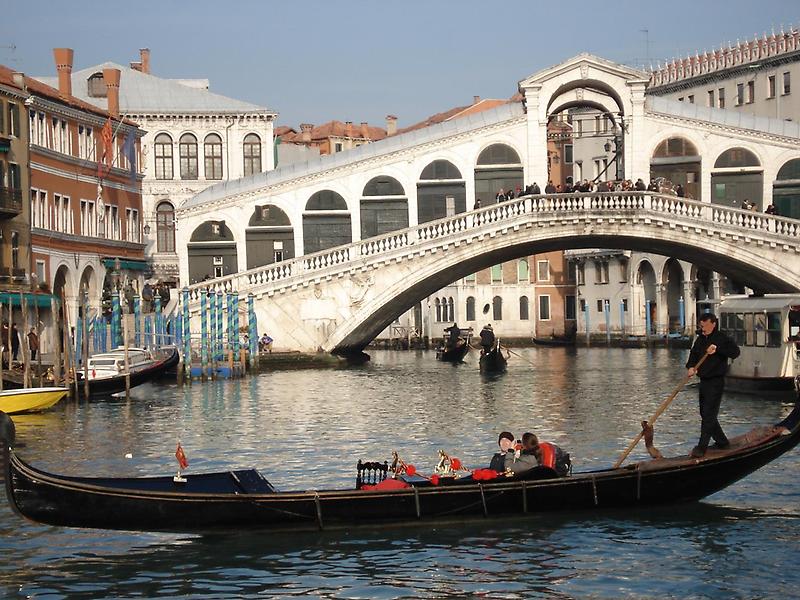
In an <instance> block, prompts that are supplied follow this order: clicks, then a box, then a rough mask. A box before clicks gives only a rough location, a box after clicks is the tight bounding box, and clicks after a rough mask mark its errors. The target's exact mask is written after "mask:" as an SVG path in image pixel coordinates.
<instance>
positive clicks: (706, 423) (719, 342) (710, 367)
mask: <svg viewBox="0 0 800 600" xmlns="http://www.w3.org/2000/svg"><path fill="white" fill-rule="evenodd" d="M704 354H708V357H707V358H706V360H705V361H704V362H703V364H702V365H700V368H699V370H695V365H696V364H697V363H698V362H699V361H700V359H701V358H702V357H703V355H704ZM737 356H739V346H737V345H736V342H734V341H733V340H732V339H731V338H729V337H728V336H727V335H725V334H724V333H722V332H721V331H720V330H719V328H718V323H717V317H716V316H715V315H713V314H711V313H707V314H704V315H703V316H701V317H700V335H698V336H697V339H696V340H695V342H694V345H693V346H692V350H691V351H690V352H689V360H687V361H686V368H687V369H688V370H689V377H692V376H693V375H695V374H696V375H697V376H698V377H700V418H701V423H700V441H699V442H697V446H695V447H694V448H693V449H692V452H691V454H692V456H693V457H694V458H700V457H702V456H704V455H705V453H706V450H707V449H708V442H709V441H710V440H711V438H714V441H715V442H716V444H715V447H716V448H719V449H724V448H727V447H728V446H730V442H728V438H727V437H726V436H725V433H724V432H723V431H722V427H721V426H720V424H719V419H718V416H719V405H720V403H721V402H722V392H723V390H724V388H725V372H726V371H727V369H728V359H733V358H736V357H737Z"/></svg>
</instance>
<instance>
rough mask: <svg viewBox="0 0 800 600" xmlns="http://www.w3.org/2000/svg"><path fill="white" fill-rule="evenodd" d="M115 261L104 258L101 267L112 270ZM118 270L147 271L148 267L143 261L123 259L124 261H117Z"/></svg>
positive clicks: (114, 259)
mask: <svg viewBox="0 0 800 600" xmlns="http://www.w3.org/2000/svg"><path fill="white" fill-rule="evenodd" d="M116 260H117V259H116V258H104V259H103V266H105V268H106V269H113V268H114V262H115V261H116ZM119 268H120V269H128V270H130V271H147V270H148V269H149V268H150V267H149V265H148V264H147V262H145V261H143V260H136V259H132V258H125V259H123V258H120V259H119Z"/></svg>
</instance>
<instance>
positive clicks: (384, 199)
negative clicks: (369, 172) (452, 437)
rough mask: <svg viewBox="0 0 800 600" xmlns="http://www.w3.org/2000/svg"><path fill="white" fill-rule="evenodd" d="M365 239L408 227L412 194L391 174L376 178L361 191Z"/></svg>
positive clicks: (362, 236)
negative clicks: (409, 196)
mask: <svg viewBox="0 0 800 600" xmlns="http://www.w3.org/2000/svg"><path fill="white" fill-rule="evenodd" d="M360 204H361V206H360V208H361V239H362V240H363V239H366V238H369V237H373V236H376V235H382V234H384V233H389V232H391V231H396V230H398V229H405V228H406V227H408V195H407V193H406V190H405V188H404V187H403V184H402V183H400V182H399V181H398V180H397V179H395V178H394V177H392V176H390V175H377V176H375V177H372V179H370V180H369V181H368V182H367V183H366V185H364V189H363V190H362V192H361V203H360Z"/></svg>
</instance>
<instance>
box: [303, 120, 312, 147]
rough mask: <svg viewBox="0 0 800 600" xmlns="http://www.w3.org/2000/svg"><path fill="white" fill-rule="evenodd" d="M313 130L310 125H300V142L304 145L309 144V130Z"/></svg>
mask: <svg viewBox="0 0 800 600" xmlns="http://www.w3.org/2000/svg"><path fill="white" fill-rule="evenodd" d="M312 129H314V126H313V125H312V124H311V123H300V132H301V136H300V140H301V141H302V142H303V143H305V144H308V143H311V130H312Z"/></svg>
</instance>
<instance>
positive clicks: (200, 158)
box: [39, 49, 277, 297]
mask: <svg viewBox="0 0 800 600" xmlns="http://www.w3.org/2000/svg"><path fill="white" fill-rule="evenodd" d="M150 58H151V55H150V51H149V50H148V49H142V50H141V51H140V60H139V61H136V62H132V63H131V64H130V66H129V67H124V66H121V65H117V64H115V63H103V64H101V65H94V66H91V67H87V68H84V69H81V70H79V71H75V72H73V73H72V79H71V84H72V89H73V93H74V94H75V96H76V97H77V98H79V99H81V100H82V101H84V102H87V103H89V104H92V105H94V106H98V107H103V106H105V104H106V91H105V87H104V86H103V85H102V74H103V72H104V70H106V69H117V70H118V71H120V73H121V77H120V88H119V89H120V96H119V106H120V111H121V113H122V114H123V115H124V116H125V118H127V119H129V120H131V121H135V122H136V123H138V124H139V126H140V127H142V128H143V129H144V130H146V134H145V136H144V138H143V139H142V150H141V151H142V165H141V166H142V170H143V172H144V180H143V182H142V199H143V213H142V224H143V229H142V230H143V234H144V238H143V241H144V243H145V255H146V257H147V261H148V271H147V275H148V277H152V278H156V279H160V280H162V281H164V282H166V283H168V284H170V285H173V286H178V285H180V284H181V283H187V282H186V281H183V282H181V281H180V278H179V274H178V254H177V251H176V245H175V244H176V239H175V238H176V236H175V231H176V224H177V220H176V216H175V211H176V208H177V207H178V206H180V205H181V204H182V203H183V202H184V201H185V200H187V199H188V198H191V197H192V196H194V195H195V194H197V193H198V192H200V191H201V190H203V189H205V188H206V187H208V186H210V185H213V184H215V183H219V182H223V181H229V180H235V179H238V178H240V177H246V176H249V175H252V174H255V173H261V172H263V171H269V170H271V169H272V168H274V166H275V158H274V152H273V121H274V119H275V117H276V116H277V113H275V112H274V111H271V110H269V109H268V108H264V107H261V106H257V105H255V104H251V103H249V102H243V101H240V100H235V99H233V98H228V97H226V96H222V95H219V94H215V93H213V92H211V91H210V90H209V82H208V80H204V79H165V78H162V77H158V76H156V75H154V74H153V73H152V72H151V63H150ZM39 79H40V80H41V81H43V82H45V83H48V82H51V81H52V79H51V78H48V77H40V78H39ZM206 245H207V246H208V245H209V244H206ZM209 266H210V267H212V266H213V265H209ZM175 296H176V295H173V297H175Z"/></svg>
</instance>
